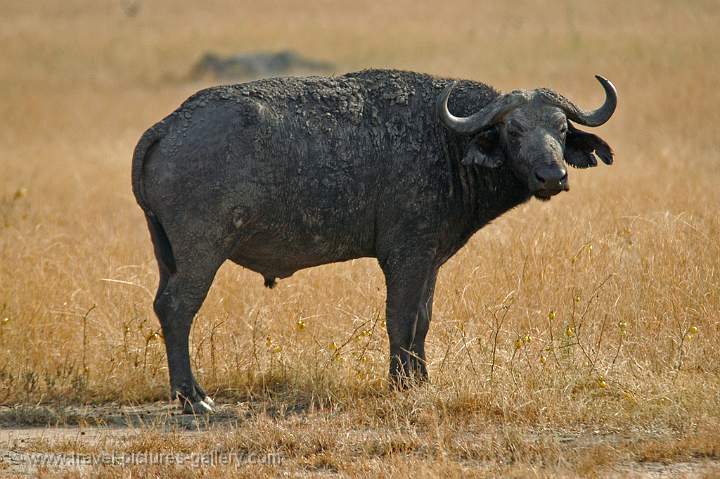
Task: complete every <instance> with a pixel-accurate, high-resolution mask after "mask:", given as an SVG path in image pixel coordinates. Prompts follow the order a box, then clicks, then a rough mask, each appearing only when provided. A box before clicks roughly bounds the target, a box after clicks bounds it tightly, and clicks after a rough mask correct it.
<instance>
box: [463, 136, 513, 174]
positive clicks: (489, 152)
mask: <svg viewBox="0 0 720 479" xmlns="http://www.w3.org/2000/svg"><path fill="white" fill-rule="evenodd" d="M504 159H505V156H504V154H503V151H502V148H501V147H500V133H499V132H498V129H497V127H491V128H488V129H486V130H482V131H480V132H479V133H477V134H476V135H475V137H473V139H472V140H470V143H469V144H468V146H467V147H466V148H465V153H464V154H463V159H462V164H463V165H466V166H469V165H478V166H484V167H487V168H495V167H497V166H500V164H502V162H503V160H504Z"/></svg>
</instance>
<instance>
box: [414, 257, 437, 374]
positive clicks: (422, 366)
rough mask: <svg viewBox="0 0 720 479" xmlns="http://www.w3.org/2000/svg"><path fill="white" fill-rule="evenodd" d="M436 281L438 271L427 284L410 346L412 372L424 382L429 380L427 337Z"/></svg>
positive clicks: (429, 278)
mask: <svg viewBox="0 0 720 479" xmlns="http://www.w3.org/2000/svg"><path fill="white" fill-rule="evenodd" d="M436 279H437V270H434V271H432V272H431V273H430V276H429V277H428V280H427V282H426V283H425V290H424V291H423V297H422V299H421V301H420V308H419V309H418V318H417V326H416V327H415V337H414V339H413V341H412V343H411V344H410V353H411V354H410V371H411V373H412V374H413V375H414V376H415V377H417V378H420V379H422V380H427V379H428V371H427V362H426V359H425V337H426V336H427V333H428V330H429V329H430V320H432V308H433V297H434V295H435V281H436Z"/></svg>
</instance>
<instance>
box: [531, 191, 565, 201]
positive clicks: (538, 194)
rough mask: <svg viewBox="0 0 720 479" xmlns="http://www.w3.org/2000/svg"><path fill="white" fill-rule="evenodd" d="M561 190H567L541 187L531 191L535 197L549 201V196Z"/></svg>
mask: <svg viewBox="0 0 720 479" xmlns="http://www.w3.org/2000/svg"><path fill="white" fill-rule="evenodd" d="M561 191H567V188H557V189H541V190H537V191H535V193H533V196H535V198H537V199H539V200H540V201H550V198H552V197H553V196H555V195H557V194H558V193H560V192H561Z"/></svg>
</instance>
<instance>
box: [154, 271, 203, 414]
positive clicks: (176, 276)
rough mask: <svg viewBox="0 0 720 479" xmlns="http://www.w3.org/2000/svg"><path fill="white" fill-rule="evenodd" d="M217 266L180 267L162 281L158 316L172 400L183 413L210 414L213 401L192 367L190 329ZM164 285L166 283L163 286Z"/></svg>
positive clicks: (157, 301)
mask: <svg viewBox="0 0 720 479" xmlns="http://www.w3.org/2000/svg"><path fill="white" fill-rule="evenodd" d="M216 271H217V267H216V266H213V267H212V268H210V267H208V266H207V265H205V267H204V268H203V267H197V266H193V267H189V266H186V265H181V264H179V265H178V270H177V271H176V272H175V273H172V274H170V275H167V277H165V278H162V277H161V281H160V288H159V289H158V293H157V296H156V297H155V302H154V307H155V313H156V314H157V316H158V319H159V320H160V326H161V328H162V332H163V337H164V339H165V350H166V352H167V358H168V371H169V374H170V390H171V397H172V398H173V399H175V398H177V399H178V400H179V401H180V403H181V405H182V407H183V412H184V413H188V414H190V413H208V412H211V411H212V405H213V401H212V400H211V399H210V398H209V397H208V396H207V395H206V394H205V391H203V390H202V388H201V387H200V385H199V384H198V383H197V381H196V380H195V377H194V376H193V373H192V368H191V365H190V349H189V340H190V328H191V326H192V321H193V319H194V317H195V314H196V313H197V311H198V310H199V309H200V306H201V305H202V303H203V301H204V300H205V296H206V295H207V292H208V290H209V289H210V285H211V284H212V281H213V278H214V276H215V272H216ZM163 283H164V284H163Z"/></svg>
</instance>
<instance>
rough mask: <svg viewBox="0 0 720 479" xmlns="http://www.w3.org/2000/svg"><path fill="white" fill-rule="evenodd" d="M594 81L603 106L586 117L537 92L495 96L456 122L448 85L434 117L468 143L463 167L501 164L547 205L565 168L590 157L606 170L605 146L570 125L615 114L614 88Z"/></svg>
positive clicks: (563, 187)
mask: <svg viewBox="0 0 720 479" xmlns="http://www.w3.org/2000/svg"><path fill="white" fill-rule="evenodd" d="M596 78H597V79H598V81H599V82H600V84H601V85H602V87H603V89H604V90H605V103H604V104H603V105H602V106H601V107H600V108H598V109H597V110H594V111H590V112H586V111H583V110H581V109H580V108H578V107H577V106H575V105H574V104H573V103H572V102H571V101H570V100H568V99H567V98H565V97H563V96H561V95H559V94H557V93H555V92H554V91H552V90H548V89H537V90H530V91H513V92H510V93H507V94H505V95H501V96H499V97H498V98H496V99H495V100H494V101H493V102H491V103H490V104H488V105H486V106H485V107H484V108H482V109H481V110H480V111H478V112H476V113H474V114H472V115H471V116H468V117H464V118H458V117H456V116H454V115H453V114H452V113H450V111H449V110H448V99H449V97H450V93H451V92H452V89H453V87H454V86H455V83H453V84H451V85H450V86H448V87H447V88H446V89H445V90H444V91H443V92H442V94H441V95H440V96H439V97H438V113H439V115H440V118H441V119H442V121H443V123H444V124H445V125H446V126H447V127H448V128H449V129H450V130H451V131H453V132H455V133H457V134H460V135H467V136H469V137H470V142H469V143H468V146H467V148H466V151H465V153H464V159H463V164H466V165H470V164H476V165H480V166H485V167H489V168H493V167H496V166H498V165H500V164H501V163H503V162H507V163H508V165H509V166H510V168H511V169H512V171H513V172H514V174H515V175H516V176H517V177H518V178H519V179H520V180H521V181H523V182H524V183H525V184H527V186H528V188H529V190H530V192H531V193H532V194H533V195H534V196H535V197H536V198H539V199H542V200H548V199H550V197H551V196H553V195H556V194H557V193H559V192H561V191H567V190H568V189H569V184H568V177H567V169H566V167H565V163H567V164H569V165H571V166H574V167H576V168H587V167H590V166H596V165H597V160H596V159H595V155H597V156H598V157H599V158H600V159H601V160H602V161H603V162H604V163H606V164H608V165H609V164H611V163H612V161H613V152H612V149H611V148H610V146H608V144H607V143H605V141H603V140H602V139H601V138H599V137H598V136H596V135H593V134H590V133H586V132H583V131H580V130H578V129H577V128H575V127H574V126H573V124H572V123H571V121H572V122H575V123H578V124H580V125H585V126H590V127H593V126H600V125H602V124H603V123H605V122H606V121H608V120H609V119H610V117H611V116H612V114H613V112H614V111H615V107H616V106H617V92H616V90H615V87H614V86H613V84H612V83H610V81H608V80H606V79H605V78H603V77H601V76H596ZM593 153H594V154H593ZM563 159H564V161H563Z"/></svg>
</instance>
